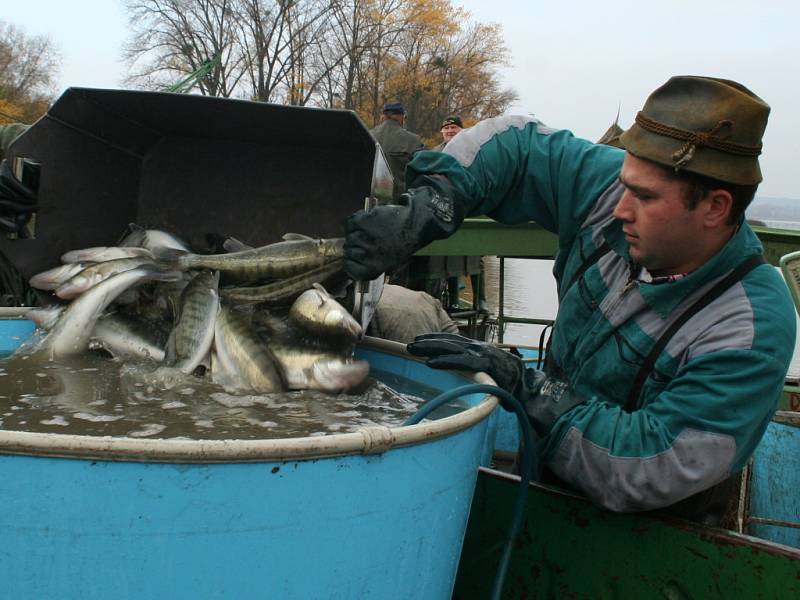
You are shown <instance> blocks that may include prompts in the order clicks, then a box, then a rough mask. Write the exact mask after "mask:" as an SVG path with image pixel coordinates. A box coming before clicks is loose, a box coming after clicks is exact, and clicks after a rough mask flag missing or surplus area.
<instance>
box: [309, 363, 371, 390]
mask: <svg viewBox="0 0 800 600" xmlns="http://www.w3.org/2000/svg"><path fill="white" fill-rule="evenodd" d="M310 375H311V376H310V378H309V380H310V382H311V384H312V385H313V386H314V387H315V389H319V390H323V391H326V392H348V391H350V390H352V389H353V388H355V387H357V386H359V385H361V383H362V382H363V381H364V380H365V379H366V378H367V375H369V363H368V362H366V361H364V360H356V361H352V362H347V361H344V360H338V359H332V360H318V361H317V362H315V363H314V364H313V365H312V367H311V373H310Z"/></svg>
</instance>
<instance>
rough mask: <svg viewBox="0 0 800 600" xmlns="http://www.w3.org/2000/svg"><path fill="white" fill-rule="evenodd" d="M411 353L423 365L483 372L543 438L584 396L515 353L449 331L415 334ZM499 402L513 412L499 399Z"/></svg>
mask: <svg viewBox="0 0 800 600" xmlns="http://www.w3.org/2000/svg"><path fill="white" fill-rule="evenodd" d="M408 351H409V352H410V353H411V354H413V355H414V356H426V357H428V360H427V361H425V364H426V365H428V366H429V367H433V368H435V369H458V370H462V371H484V372H485V373H488V375H489V376H490V377H491V378H492V379H494V381H495V383H496V384H497V385H498V387H501V388H503V389H504V390H506V391H508V392H511V394H512V395H513V396H514V397H515V398H517V399H518V400H519V401H520V402H522V404H523V406H524V407H525V411H526V412H527V413H528V418H529V419H530V422H531V425H532V426H533V429H534V431H536V433H537V434H538V435H539V436H540V437H544V436H546V435H547V434H548V433H549V432H550V428H551V427H552V425H553V423H555V421H556V420H557V419H558V418H559V417H560V416H561V415H563V414H564V413H565V412H567V411H568V410H571V409H572V408H574V407H575V406H577V405H578V404H583V403H584V402H585V399H584V398H583V397H582V396H580V395H579V394H577V393H576V392H574V391H573V390H572V389H571V388H570V387H569V385H568V384H567V383H566V382H564V381H561V380H560V379H556V378H553V377H548V376H547V374H545V372H544V371H539V370H538V369H526V368H525V367H524V365H523V364H522V359H521V358H520V356H519V355H518V354H515V353H512V352H507V351H505V350H502V349H500V348H497V347H496V346H493V345H492V344H489V343H487V342H480V341H478V340H473V339H470V338H466V337H463V336H460V335H454V334H452V333H430V334H426V335H420V336H417V337H416V338H415V339H414V342H413V343H411V344H409V345H408ZM500 405H501V406H502V407H503V408H504V409H506V410H508V411H513V409H512V408H511V407H510V406H506V404H505V403H504V402H502V401H501V403H500Z"/></svg>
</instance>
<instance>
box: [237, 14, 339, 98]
mask: <svg viewBox="0 0 800 600" xmlns="http://www.w3.org/2000/svg"><path fill="white" fill-rule="evenodd" d="M237 6H238V9H237V11H238V14H239V19H238V27H239V32H240V37H239V42H240V45H241V48H242V53H243V56H244V59H245V60H244V65H243V66H244V69H245V71H246V73H247V79H248V81H249V82H250V88H251V89H250V92H251V93H250V97H251V98H252V99H254V100H263V101H267V102H269V101H275V100H277V99H278V96H279V95H280V96H282V100H283V101H284V102H286V103H287V104H305V102H306V101H307V99H308V96H309V92H308V91H307V88H308V87H309V84H308V82H307V81H306V77H307V74H308V72H307V70H306V68H305V62H306V60H307V59H308V55H309V53H310V52H309V46H310V45H311V44H313V43H314V40H316V39H318V37H324V35H325V29H326V27H327V15H328V13H329V11H330V2H323V1H321V0H239V1H238V2H237ZM313 83H314V84H315V83H317V81H314V82H313Z"/></svg>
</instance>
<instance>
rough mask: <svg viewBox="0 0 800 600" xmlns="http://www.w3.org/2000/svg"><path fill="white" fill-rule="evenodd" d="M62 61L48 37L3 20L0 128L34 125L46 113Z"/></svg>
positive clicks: (0, 68) (1, 33) (0, 29)
mask: <svg viewBox="0 0 800 600" xmlns="http://www.w3.org/2000/svg"><path fill="white" fill-rule="evenodd" d="M59 60H60V59H59V55H58V52H57V51H56V49H55V47H54V45H53V43H52V41H51V40H50V38H49V37H47V36H29V35H26V34H25V32H24V31H22V30H21V29H19V28H17V27H15V26H13V25H11V24H8V23H5V22H3V21H0V125H1V124H4V123H13V122H23V123H32V122H33V121H35V120H36V119H38V118H39V117H40V116H42V115H43V114H44V113H45V112H47V108H48V107H49V105H50V103H51V101H52V99H53V95H52V89H51V86H52V84H53V81H54V78H55V75H56V73H57V71H58V66H59Z"/></svg>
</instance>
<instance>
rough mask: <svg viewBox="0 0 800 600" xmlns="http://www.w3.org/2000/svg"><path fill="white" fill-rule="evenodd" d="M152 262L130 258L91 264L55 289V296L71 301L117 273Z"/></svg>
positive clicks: (143, 258)
mask: <svg viewBox="0 0 800 600" xmlns="http://www.w3.org/2000/svg"><path fill="white" fill-rule="evenodd" d="M152 262H153V259H152V258H148V257H146V256H132V257H130V258H115V259H113V260H106V261H103V262H98V263H94V264H91V265H89V266H88V267H86V268H85V269H83V270H82V271H79V272H78V273H76V274H75V275H73V276H72V277H70V278H69V279H68V280H67V281H65V282H64V283H62V284H61V285H59V286H58V287H57V288H56V289H55V293H56V296H58V297H59V298H61V299H62V300H72V299H73V298H75V297H76V296H79V295H80V294H82V293H83V292H85V291H86V290H88V289H89V288H91V287H93V286H95V285H97V284H98V283H100V282H101V281H105V280H106V279H108V278H109V277H113V276H114V275H116V274H117V273H122V272H123V271H130V270H131V269H135V268H136V267H140V266H143V265H145V264H146V263H152ZM74 264H77V263H74ZM150 266H151V267H152V268H153V269H157V268H158V267H157V266H156V265H154V264H150Z"/></svg>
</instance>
